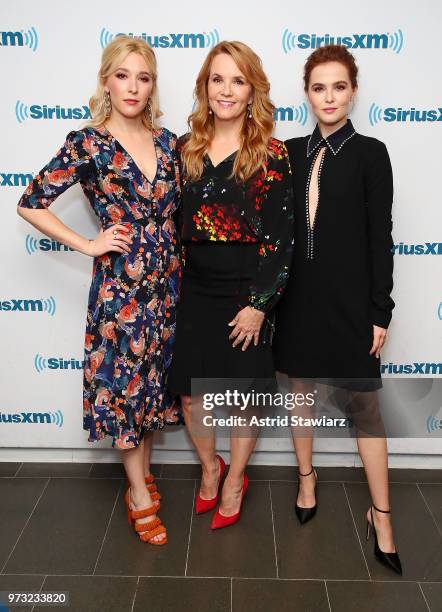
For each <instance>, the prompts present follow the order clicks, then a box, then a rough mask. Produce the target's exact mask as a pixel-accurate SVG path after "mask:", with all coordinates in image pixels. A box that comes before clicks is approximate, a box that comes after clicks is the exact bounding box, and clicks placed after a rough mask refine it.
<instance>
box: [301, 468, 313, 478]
mask: <svg viewBox="0 0 442 612" xmlns="http://www.w3.org/2000/svg"><path fill="white" fill-rule="evenodd" d="M312 472H313V466H312V469H311V470H310V472H309V473H308V474H301V472H300V471H299V470H298V476H310V474H311V473H312Z"/></svg>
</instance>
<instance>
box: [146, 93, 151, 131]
mask: <svg viewBox="0 0 442 612" xmlns="http://www.w3.org/2000/svg"><path fill="white" fill-rule="evenodd" d="M146 111H147V117H148V119H149V121H150V127H151V129H152V128H153V112H152V104H151V102H150V98H149V99H148V101H147V104H146Z"/></svg>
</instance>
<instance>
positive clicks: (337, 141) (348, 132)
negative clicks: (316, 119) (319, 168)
mask: <svg viewBox="0 0 442 612" xmlns="http://www.w3.org/2000/svg"><path fill="white" fill-rule="evenodd" d="M355 134H356V130H355V129H354V127H353V124H352V122H351V121H350V119H347V123H346V124H345V125H343V126H342V127H341V128H339V130H336V132H333V134H330V136H327V138H323V136H322V135H321V132H320V131H319V126H318V124H316V127H315V129H314V131H313V134H312V135H311V136H310V138H309V140H308V143H307V157H310V155H311V154H312V153H313V151H315V150H316V149H317V148H318V147H319V145H321V144H322V145H323V146H324V145H325V146H327V147H328V148H329V149H330V151H331V152H332V153H333V155H337V154H338V153H339V151H340V150H341V149H342V147H343V146H344V144H345V143H346V142H347V140H350V138H351V137H352V136H354V135H355Z"/></svg>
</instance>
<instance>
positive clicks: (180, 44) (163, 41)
mask: <svg viewBox="0 0 442 612" xmlns="http://www.w3.org/2000/svg"><path fill="white" fill-rule="evenodd" d="M124 35H126V36H132V38H142V39H143V40H145V41H146V42H147V44H148V45H150V46H151V47H153V48H154V49H209V48H211V47H214V46H215V45H217V44H218V43H219V41H220V36H219V32H218V30H217V29H216V28H215V29H214V30H212V31H211V32H199V33H191V34H189V33H186V34H184V33H179V34H178V33H175V34H147V33H146V32H142V33H141V34H134V33H133V32H118V34H113V33H112V32H109V30H107V29H106V28H102V29H101V32H100V45H101V48H102V49H104V47H105V46H106V45H108V44H109V43H110V42H111V41H112V40H113V39H114V38H115V37H116V36H124Z"/></svg>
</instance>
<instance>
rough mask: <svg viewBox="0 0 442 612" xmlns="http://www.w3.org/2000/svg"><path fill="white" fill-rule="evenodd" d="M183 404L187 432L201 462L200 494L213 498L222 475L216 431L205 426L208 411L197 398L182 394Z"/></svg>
mask: <svg viewBox="0 0 442 612" xmlns="http://www.w3.org/2000/svg"><path fill="white" fill-rule="evenodd" d="M181 405H182V407H183V414H184V421H185V423H186V427H187V432H188V434H189V435H190V438H191V440H192V442H193V445H194V446H195V449H196V452H197V453H198V458H199V460H200V462H201V468H202V478H201V488H200V496H201V497H202V499H212V498H213V497H215V495H216V492H217V485H218V481H219V477H220V464H219V461H218V460H217V459H216V451H215V432H214V429H213V428H211V427H204V425H203V417H204V416H206V415H207V411H206V410H204V408H203V406H202V403H201V402H200V401H198V399H197V398H191V397H190V396H189V395H182V396H181Z"/></svg>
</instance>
